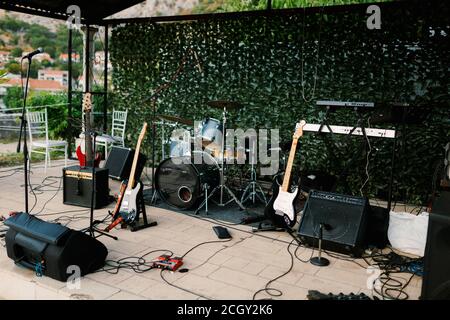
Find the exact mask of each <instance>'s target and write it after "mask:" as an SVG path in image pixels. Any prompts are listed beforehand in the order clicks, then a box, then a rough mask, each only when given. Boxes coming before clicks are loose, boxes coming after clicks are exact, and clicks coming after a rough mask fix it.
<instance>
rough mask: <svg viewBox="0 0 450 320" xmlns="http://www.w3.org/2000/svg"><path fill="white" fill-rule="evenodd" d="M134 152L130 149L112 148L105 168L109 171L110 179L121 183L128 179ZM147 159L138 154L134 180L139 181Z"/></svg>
mask: <svg viewBox="0 0 450 320" xmlns="http://www.w3.org/2000/svg"><path fill="white" fill-rule="evenodd" d="M134 152H135V150H133V149H130V148H122V147H116V146H113V147H112V148H111V152H110V153H109V155H108V159H106V163H105V168H106V169H108V170H109V177H110V178H111V179H115V180H120V181H123V180H125V179H128V178H129V177H130V172H131V166H132V165H133V159H134ZM146 161H147V157H146V156H145V155H144V154H142V153H139V158H138V163H137V167H136V174H135V179H139V178H140V177H141V174H142V170H144V166H145V162H146Z"/></svg>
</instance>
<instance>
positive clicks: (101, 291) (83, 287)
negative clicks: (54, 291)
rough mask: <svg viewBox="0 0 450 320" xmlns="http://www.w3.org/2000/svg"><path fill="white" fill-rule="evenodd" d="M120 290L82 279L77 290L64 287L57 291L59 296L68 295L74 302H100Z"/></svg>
mask: <svg viewBox="0 0 450 320" xmlns="http://www.w3.org/2000/svg"><path fill="white" fill-rule="evenodd" d="M119 291H120V290H119V289H117V288H114V287H111V286H108V285H105V284H103V283H100V282H97V281H93V280H91V279H88V278H82V279H81V283H80V288H79V289H71V288H67V287H64V288H62V289H60V290H59V291H58V293H59V294H63V295H69V298H70V299H75V300H101V299H106V298H108V297H110V296H112V295H113V294H115V293H117V292H119Z"/></svg>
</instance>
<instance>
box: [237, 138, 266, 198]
mask: <svg viewBox="0 0 450 320" xmlns="http://www.w3.org/2000/svg"><path fill="white" fill-rule="evenodd" d="M255 145H256V144H255V143H254V144H253V154H255ZM256 198H258V199H259V200H260V201H261V202H263V203H264V204H265V205H267V199H266V196H265V194H264V191H263V190H262V188H261V186H260V185H259V183H258V181H257V174H256V168H255V164H254V163H253V161H251V168H250V182H249V184H248V185H247V187H245V189H244V193H243V194H242V197H241V202H242V203H245V202H246V201H247V200H249V199H252V202H253V204H255V202H256Z"/></svg>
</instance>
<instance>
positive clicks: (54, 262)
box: [5, 212, 108, 281]
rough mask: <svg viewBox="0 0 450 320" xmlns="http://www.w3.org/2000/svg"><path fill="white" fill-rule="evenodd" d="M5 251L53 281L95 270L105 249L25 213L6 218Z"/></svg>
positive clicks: (79, 234) (85, 236)
mask: <svg viewBox="0 0 450 320" xmlns="http://www.w3.org/2000/svg"><path fill="white" fill-rule="evenodd" d="M5 225H7V226H8V227H9V230H8V232H7V233H6V236H5V243H6V252H7V255H8V257H9V258H11V259H12V260H14V262H15V263H16V264H19V265H21V266H24V267H26V268H29V269H32V270H35V271H36V272H42V275H45V276H48V277H50V278H53V279H55V280H59V281H67V279H68V277H70V276H74V275H76V274H75V272H76V271H77V268H79V269H78V270H79V272H80V273H79V276H84V275H86V274H88V273H91V272H94V271H95V270H97V269H99V268H101V267H103V266H104V264H105V259H106V256H107V255H108V250H107V249H106V247H105V245H104V244H103V243H101V242H100V241H98V240H97V239H95V238H92V237H90V236H88V235H87V234H84V233H82V232H80V231H75V230H72V229H69V228H67V227H65V226H62V225H60V224H56V223H49V222H45V221H43V220H40V219H38V218H36V217H34V216H32V215H29V214H27V213H23V212H21V213H16V214H15V215H14V216H12V217H10V218H9V219H7V220H5Z"/></svg>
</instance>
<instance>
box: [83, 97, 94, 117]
mask: <svg viewBox="0 0 450 320" xmlns="http://www.w3.org/2000/svg"><path fill="white" fill-rule="evenodd" d="M91 97H92V95H91V93H90V92H86V93H85V94H84V96H83V111H84V112H90V111H91V110H92V101H91Z"/></svg>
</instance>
